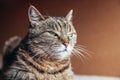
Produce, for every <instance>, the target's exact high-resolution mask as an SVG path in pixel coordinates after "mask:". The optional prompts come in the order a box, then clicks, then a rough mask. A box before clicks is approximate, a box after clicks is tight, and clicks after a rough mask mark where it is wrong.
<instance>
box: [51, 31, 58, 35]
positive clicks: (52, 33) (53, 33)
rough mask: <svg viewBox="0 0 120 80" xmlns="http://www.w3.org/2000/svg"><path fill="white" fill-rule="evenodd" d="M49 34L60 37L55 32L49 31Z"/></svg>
mask: <svg viewBox="0 0 120 80" xmlns="http://www.w3.org/2000/svg"><path fill="white" fill-rule="evenodd" d="M49 34H51V35H53V36H58V35H57V34H56V33H55V32H53V31H49Z"/></svg>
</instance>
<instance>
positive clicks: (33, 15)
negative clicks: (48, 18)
mask: <svg viewBox="0 0 120 80" xmlns="http://www.w3.org/2000/svg"><path fill="white" fill-rule="evenodd" d="M28 16H29V21H30V22H34V21H35V22H36V21H40V20H44V19H45V18H44V17H43V15H42V14H41V13H40V12H39V11H38V10H37V9H36V8H35V7H34V6H32V5H30V7H29V9H28Z"/></svg>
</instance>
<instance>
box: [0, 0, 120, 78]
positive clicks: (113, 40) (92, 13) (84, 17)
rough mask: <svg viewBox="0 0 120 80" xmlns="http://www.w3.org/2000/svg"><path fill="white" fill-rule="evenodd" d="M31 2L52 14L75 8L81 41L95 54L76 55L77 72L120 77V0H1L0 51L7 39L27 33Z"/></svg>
mask: <svg viewBox="0 0 120 80" xmlns="http://www.w3.org/2000/svg"><path fill="white" fill-rule="evenodd" d="M29 4H33V5H34V6H36V8H37V9H38V10H39V11H40V12H41V13H42V14H45V15H51V16H65V15H66V14H67V12H68V11H69V10H70V9H73V10H74V14H73V23H74V26H75V28H76V30H77V33H78V44H79V45H84V46H86V50H88V52H89V54H90V55H91V57H88V56H87V55H85V56H86V57H85V58H82V60H81V59H80V58H76V57H75V56H73V57H72V63H73V64H72V65H73V70H74V72H75V73H76V74H87V75H107V76H119V77H120V0H75V1H73V0H69V1H67V0H51V1H50V0H31V1H29V0H0V53H2V47H3V45H4V41H5V40H7V39H9V38H10V37H11V36H14V35H18V36H21V37H24V36H25V34H26V33H27V28H28V24H29V23H28V16H27V10H28V7H29Z"/></svg>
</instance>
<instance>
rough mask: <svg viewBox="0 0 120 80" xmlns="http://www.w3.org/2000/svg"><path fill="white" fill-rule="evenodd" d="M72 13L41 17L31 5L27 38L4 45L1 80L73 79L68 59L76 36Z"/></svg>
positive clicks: (13, 40)
mask: <svg viewBox="0 0 120 80" xmlns="http://www.w3.org/2000/svg"><path fill="white" fill-rule="evenodd" d="M72 12H73V11H72V10H71V11H70V12H69V13H68V14H67V16H66V17H51V16H43V15H42V14H41V13H40V12H39V11H38V10H37V9H36V8H35V7H34V6H32V5H31V6H30V7H29V10H28V16H29V21H30V26H29V29H28V33H27V35H26V36H25V38H24V39H21V38H20V37H13V38H11V39H10V40H8V41H7V42H6V44H5V47H4V66H3V70H2V75H3V76H2V78H1V80H73V71H72V68H71V62H70V56H71V53H72V50H73V49H74V46H75V43H76V38H77V34H76V31H75V29H74V26H73V24H72Z"/></svg>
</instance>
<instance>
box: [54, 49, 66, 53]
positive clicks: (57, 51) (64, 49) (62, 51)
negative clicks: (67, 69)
mask: <svg viewBox="0 0 120 80" xmlns="http://www.w3.org/2000/svg"><path fill="white" fill-rule="evenodd" d="M56 52H57V53H62V52H67V49H64V50H61V51H56Z"/></svg>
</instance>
